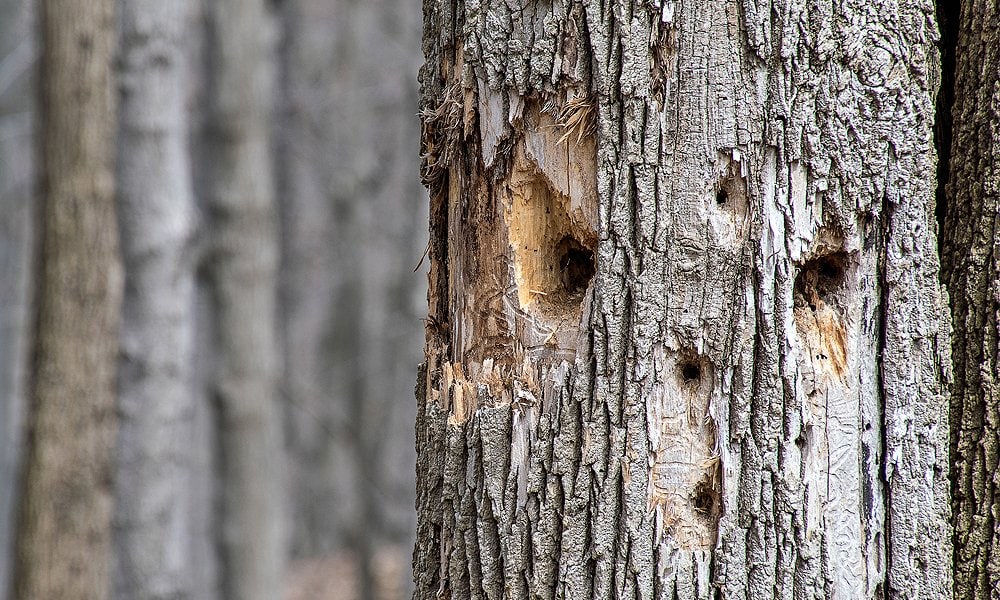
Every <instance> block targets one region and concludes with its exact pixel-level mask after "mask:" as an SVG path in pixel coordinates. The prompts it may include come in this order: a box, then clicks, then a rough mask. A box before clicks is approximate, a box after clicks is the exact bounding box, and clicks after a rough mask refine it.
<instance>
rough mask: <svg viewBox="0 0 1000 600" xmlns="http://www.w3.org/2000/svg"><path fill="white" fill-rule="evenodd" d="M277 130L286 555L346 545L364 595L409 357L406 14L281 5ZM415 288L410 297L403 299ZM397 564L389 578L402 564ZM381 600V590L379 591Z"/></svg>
mask: <svg viewBox="0 0 1000 600" xmlns="http://www.w3.org/2000/svg"><path fill="white" fill-rule="evenodd" d="M281 7H282V14H283V22H284V43H283V45H282V52H281V55H282V64H281V74H282V75H281V77H282V80H281V85H280V89H281V91H282V108H283V113H282V117H281V119H280V120H279V123H278V128H279V130H280V132H281V138H280V139H281V144H282V146H281V148H280V152H279V153H278V158H279V160H278V165H279V175H280V186H279V189H280V196H281V198H282V199H283V201H282V203H281V205H280V211H281V219H282V227H283V232H284V235H283V239H282V243H283V247H282V251H283V255H282V267H281V275H280V276H281V290H282V297H281V303H282V304H281V311H282V314H281V318H282V335H283V339H282V342H281V343H282V354H283V357H284V361H285V370H284V387H283V390H282V391H283V393H284V394H285V399H286V400H287V402H286V412H287V417H286V423H287V430H286V431H287V435H288V438H287V439H288V447H289V453H290V457H289V458H290V460H289V468H290V471H291V474H292V478H293V483H292V486H291V487H292V489H294V494H293V499H292V506H290V508H291V512H292V514H293V523H292V525H293V528H294V529H293V535H292V539H293V556H294V557H295V558H305V557H308V556H315V555H318V554H325V553H330V552H339V551H345V550H346V551H347V552H350V553H351V554H352V555H353V556H355V557H356V558H357V559H358V561H359V565H360V567H361V569H360V571H361V573H362V578H363V579H364V581H363V582H362V584H361V590H362V591H363V592H364V593H365V594H376V595H377V594H378V593H379V591H378V590H382V593H388V590H392V589H398V588H400V587H402V586H405V582H404V581H402V580H397V579H401V578H399V577H395V578H393V580H391V581H390V580H388V579H387V576H386V575H383V574H380V573H379V572H378V570H379V566H378V564H377V563H378V562H379V561H378V560H377V556H390V557H391V558H390V561H392V562H396V563H397V564H399V565H405V564H406V562H407V561H408V556H409V554H410V552H409V548H410V547H411V545H412V541H413V539H412V532H413V529H414V524H413V469H412V465H413V462H414V454H413V445H412V431H413V419H414V417H415V410H414V407H413V405H412V404H410V403H408V402H401V401H400V399H402V398H405V397H407V396H409V394H410V393H411V392H410V388H411V384H410V383H408V382H409V381H410V380H411V379H412V371H413V366H414V365H415V364H416V363H417V362H418V361H419V348H420V333H421V323H420V321H419V316H420V314H421V313H422V300H421V299H419V297H418V296H419V295H420V294H421V292H422V289H421V286H422V283H423V282H422V279H423V278H422V276H421V275H418V274H415V273H414V272H413V271H414V266H415V265H416V264H417V262H418V261H419V258H420V253H421V251H422V250H423V248H424V244H425V242H426V237H425V236H424V235H420V234H418V232H417V229H418V228H417V227H414V225H415V223H417V222H423V221H425V220H426V208H425V207H426V204H425V199H426V195H425V192H424V191H423V190H422V188H421V187H420V184H419V182H418V181H417V180H416V177H414V175H415V173H416V171H417V166H418V159H417V156H416V155H415V153H414V149H415V148H416V147H417V143H418V137H419V130H418V129H417V127H416V123H415V121H414V119H413V115H414V113H415V112H416V101H417V98H416V96H417V90H416V82H415V81H414V79H413V76H412V73H413V72H414V71H415V70H416V68H417V66H418V65H419V56H416V55H415V53H414V52H413V51H412V48H414V47H417V46H418V44H419V25H418V19H419V11H420V6H419V4H417V3H414V2H412V1H410V0H402V1H400V0H379V1H369V2H361V3H358V2H346V1H335V2H330V1H326V0H288V1H286V2H283V3H282V5H281ZM417 289H421V292H417V291H416V290H417ZM402 570H405V569H402ZM382 597H385V596H382Z"/></svg>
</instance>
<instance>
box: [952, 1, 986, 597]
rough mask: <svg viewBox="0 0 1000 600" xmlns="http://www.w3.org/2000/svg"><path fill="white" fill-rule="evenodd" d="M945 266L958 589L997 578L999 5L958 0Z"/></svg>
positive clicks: (978, 588)
mask: <svg viewBox="0 0 1000 600" xmlns="http://www.w3.org/2000/svg"><path fill="white" fill-rule="evenodd" d="M960 4H961V12H960V14H957V15H955V16H957V17H958V19H957V23H956V25H957V28H958V30H957V35H958V44H957V48H956V53H955V104H954V106H953V107H952V117H953V128H952V146H951V168H950V178H949V180H948V187H947V210H946V214H945V219H944V227H943V236H942V248H941V250H942V274H943V279H944V281H945V283H946V284H947V285H948V290H949V293H950V297H951V312H952V325H953V343H952V350H951V355H952V362H953V365H954V372H955V382H954V388H953V392H952V398H951V465H952V495H953V497H952V510H953V515H954V523H955V535H954V538H953V541H954V553H955V554H954V559H955V597H956V598H968V599H972V598H992V597H996V594H997V591H998V587H997V586H998V585H1000V536H998V535H997V518H998V510H1000V495H998V494H997V488H998V485H1000V473H998V469H997V456H998V451H1000V367H998V344H1000V221H998V219H1000V143H998V140H1000V93H998V89H1000V88H998V86H1000V35H998V28H1000V9H998V8H997V6H996V4H995V3H991V2H979V1H975V0H974V1H969V2H962V3H960Z"/></svg>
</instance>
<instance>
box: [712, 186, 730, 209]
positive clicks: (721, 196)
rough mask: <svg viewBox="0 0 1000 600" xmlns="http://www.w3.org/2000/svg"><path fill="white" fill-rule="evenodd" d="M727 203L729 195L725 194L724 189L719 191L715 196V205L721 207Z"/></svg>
mask: <svg viewBox="0 0 1000 600" xmlns="http://www.w3.org/2000/svg"><path fill="white" fill-rule="evenodd" d="M728 201H729V194H728V193H727V192H726V190H724V189H722V190H719V192H718V193H717V194H715V203H716V204H718V205H720V206H721V205H723V204H725V203H726V202H728Z"/></svg>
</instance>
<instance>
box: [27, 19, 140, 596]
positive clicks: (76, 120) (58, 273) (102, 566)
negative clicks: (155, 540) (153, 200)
mask: <svg viewBox="0 0 1000 600" xmlns="http://www.w3.org/2000/svg"><path fill="white" fill-rule="evenodd" d="M39 9H40V10H39V26H40V27H39V30H40V45H41V49H42V52H41V63H40V76H39V83H40V88H41V93H40V96H39V106H40V125H41V129H40V133H41V135H40V150H41V152H40V160H41V162H40V165H39V175H40V178H39V179H40V190H39V192H40V195H39V197H40V202H41V208H42V210H41V221H40V230H39V231H40V235H41V247H42V250H41V261H40V273H39V278H38V295H37V303H38V317H37V324H36V328H35V349H34V356H33V364H32V369H31V377H32V381H31V386H30V390H31V392H30V395H31V408H30V414H31V417H30V431H29V436H28V444H27V458H26V460H25V467H24V486H23V488H22V492H21V512H20V519H19V521H18V540H17V566H16V570H15V573H14V581H15V592H14V595H15V597H16V598H18V600H47V599H50V598H64V599H67V600H73V599H80V600H84V599H94V598H106V597H107V596H108V595H109V594H110V592H111V572H110V571H111V569H110V565H111V509H112V495H113V490H112V486H111V482H112V479H113V476H112V474H113V471H114V468H113V460H114V459H113V454H112V453H113V449H114V442H115V433H116V427H115V393H114V391H115V383H114V382H115V373H116V366H117V363H118V349H119V345H118V335H119V327H118V325H119V315H120V311H121V264H120V259H119V255H118V232H117V223H116V219H115V204H114V200H115V199H114V157H115V130H116V124H115V106H116V102H115V94H114V77H113V74H112V67H113V58H114V51H115V37H116V36H115V10H114V0H95V1H92V2H82V3H66V2H61V1H60V0H45V1H43V2H41V3H40V4H39Z"/></svg>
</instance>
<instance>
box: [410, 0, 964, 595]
mask: <svg viewBox="0 0 1000 600" xmlns="http://www.w3.org/2000/svg"><path fill="white" fill-rule="evenodd" d="M424 7H425V37H424V52H425V56H426V58H427V64H426V65H425V67H424V69H423V71H422V73H421V84H422V92H423V97H422V107H421V109H422V116H423V126H424V140H423V151H424V170H423V175H424V179H425V182H426V183H427V184H428V185H429V187H430V189H431V235H432V241H431V246H430V258H431V290H430V317H429V320H428V338H427V339H428V341H427V350H426V360H427V362H426V367H425V371H423V372H422V374H421V377H420V379H419V381H418V409H419V411H420V412H419V416H418V426H417V435H418V452H419V456H418V473H419V477H418V512H419V516H418V519H419V525H418V532H417V537H418V541H417V546H416V551H415V566H414V568H415V580H416V585H417V595H416V597H418V598H430V597H438V596H439V595H440V594H442V593H444V594H446V595H450V596H451V597H454V598H479V597H491V598H493V597H511V598H521V597H529V596H531V597H541V598H585V597H590V598H612V597H615V598H653V597H656V598H714V597H717V596H721V597H723V598H745V599H750V598H772V597H774V598H796V599H799V598H875V597H886V598H900V599H901V598H908V599H909V598H927V599H931V598H935V599H937V598H948V597H950V594H951V556H950V551H949V548H948V545H947V544H946V543H944V542H943V540H946V539H948V535H949V528H948V487H947V470H948V465H947V451H946V444H947V426H946V423H947V421H946V404H947V403H946V402H945V400H944V392H945V387H946V383H947V378H948V377H949V356H948V350H947V349H948V344H949V340H948V324H947V316H946V314H945V301H944V296H943V293H942V290H941V289H940V287H939V285H938V283H937V279H936V277H937V265H938V261H937V255H936V252H935V232H934V222H933V193H932V192H933V189H932V182H931V181H930V179H929V178H928V177H927V174H928V173H931V172H933V169H934V164H935V163H934V161H935V155H934V151H933V146H932V135H931V129H932V124H933V98H934V96H935V94H936V91H937V90H936V86H937V82H936V81H935V80H934V76H935V74H936V72H937V68H938V59H937V53H936V50H935V48H934V46H933V44H934V42H935V37H936V33H937V32H936V29H935V28H934V19H933V13H932V12H931V9H930V7H927V6H918V5H913V4H906V3H901V4H900V3H895V2H881V3H878V5H877V7H873V6H870V5H868V4H865V5H863V6H862V5H858V6H854V5H840V4H822V3H821V4H815V3H806V2H800V1H798V0H787V1H782V2H777V3H772V4H771V5H768V6H763V7H758V5H757V4H755V3H754V2H750V1H747V2H742V3H739V4H738V3H733V2H721V1H720V2H707V3H706V2H687V1H682V2H666V1H664V2H645V3H638V2H626V1H621V0H619V1H613V2H596V1H595V2H575V1H570V0H567V1H554V2H544V3H530V4H527V5H525V6H523V7H522V6H520V5H518V6H511V5H510V4H509V3H504V2H491V1H484V2H481V3H475V4H470V3H465V4H459V5H455V4H453V3H449V2H438V1H435V0H426V1H425V3H424Z"/></svg>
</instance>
